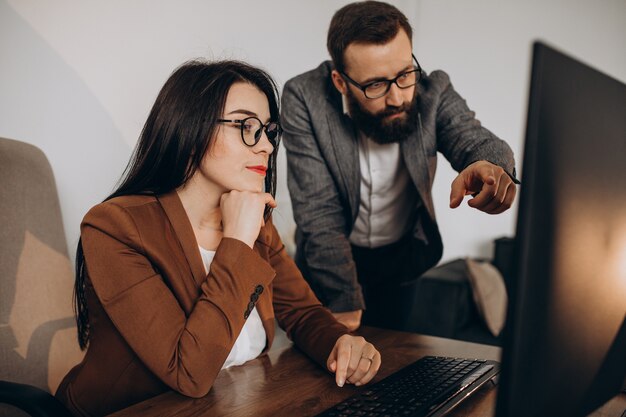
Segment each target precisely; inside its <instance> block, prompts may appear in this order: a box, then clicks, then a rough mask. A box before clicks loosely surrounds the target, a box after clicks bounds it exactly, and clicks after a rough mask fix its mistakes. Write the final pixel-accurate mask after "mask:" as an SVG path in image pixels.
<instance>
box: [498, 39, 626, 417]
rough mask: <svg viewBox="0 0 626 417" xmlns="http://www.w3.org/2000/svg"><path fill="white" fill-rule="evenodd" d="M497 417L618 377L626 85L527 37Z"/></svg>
mask: <svg viewBox="0 0 626 417" xmlns="http://www.w3.org/2000/svg"><path fill="white" fill-rule="evenodd" d="M526 129H527V130H526V142H525V148H524V163H523V171H522V185H521V188H520V202H519V212H518V219H517V231H516V249H515V262H516V264H515V267H514V271H515V274H516V277H515V280H514V285H513V288H512V290H511V297H510V300H511V302H510V305H509V310H508V316H507V324H506V327H505V335H504V346H503V356H502V374H501V379H500V381H501V382H500V387H499V392H498V400H497V416H498V417H512V416H520V417H521V416H523V417H533V416H570V417H573V416H585V415H587V414H588V413H590V412H591V411H593V410H594V409H596V408H597V407H599V406H600V405H602V404H603V403H604V402H606V401H607V400H608V399H610V398H611V397H613V396H614V395H615V394H617V393H618V392H619V390H620V388H621V387H622V385H623V383H624V379H625V377H626V85H625V84H623V83H621V82H619V81H617V80H615V79H613V78H611V77H609V76H607V75H605V74H603V73H601V72H599V71H597V70H594V69H593V68H591V67H589V66H587V65H585V64H583V63H581V62H579V61H577V60H575V59H572V58H570V57H568V56H566V55H564V54H562V53H560V52H558V51H556V50H554V49H552V48H550V47H548V46H546V45H543V44H541V43H535V45H534V48H533V65H532V78H531V87H530V96H529V105H528V121H527V127H526Z"/></svg>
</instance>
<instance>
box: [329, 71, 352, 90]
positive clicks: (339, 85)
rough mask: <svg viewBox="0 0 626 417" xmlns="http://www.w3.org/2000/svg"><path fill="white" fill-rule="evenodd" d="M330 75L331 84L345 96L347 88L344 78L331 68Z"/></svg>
mask: <svg viewBox="0 0 626 417" xmlns="http://www.w3.org/2000/svg"><path fill="white" fill-rule="evenodd" d="M330 76H331V78H332V80H333V84H334V86H335V88H336V89H337V91H339V92H340V93H341V94H343V95H344V96H345V95H346V93H347V90H348V86H347V85H346V80H344V79H343V77H342V76H341V74H339V71H337V70H333V71H332V72H331V73H330Z"/></svg>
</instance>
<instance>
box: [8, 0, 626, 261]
mask: <svg viewBox="0 0 626 417" xmlns="http://www.w3.org/2000/svg"><path fill="white" fill-rule="evenodd" d="M346 3H348V2H347V1H329V0H326V1H316V2H293V1H288V0H282V1H281V0H271V1H252V0H250V1H241V2H223V1H222V2H210V1H201V0H187V1H179V2H174V1H158V2H155V1H148V0H141V1H132V2H128V1H122V0H113V1H106V2H80V1H77V0H74V1H71V0H57V1H54V2H39V1H35V0H0V136H3V137H10V138H14V139H19V140H22V141H25V142H30V143H33V144H35V145H37V146H39V147H41V148H42V149H43V150H44V151H45V152H46V154H47V155H48V157H49V159H50V161H51V164H52V167H53V170H54V172H55V175H56V180H57V185H58V188H59V192H60V197H61V204H62V211H63V214H64V221H65V229H66V231H67V235H68V244H69V246H70V252H72V251H73V250H74V248H75V245H76V242H77V240H78V225H79V223H80V219H81V218H82V216H83V215H84V213H85V212H86V211H87V210H88V209H89V207H91V206H92V205H94V204H96V203H98V202H99V201H101V200H102V199H103V198H104V197H105V196H106V195H107V194H108V193H109V192H110V191H111V190H112V188H113V186H114V184H115V182H116V180H117V179H118V178H119V176H120V174H121V172H122V170H123V168H124V166H125V164H126V162H127V161H128V157H129V156H130V152H131V150H132V147H133V146H134V144H135V142H136V139H137V137H138V136H139V132H140V130H141V127H142V125H143V122H144V121H145V118H146V116H147V114H148V111H149V109H150V107H151V105H152V102H153V100H154V98H155V97H156V94H157V93H158V90H159V89H160V87H161V86H162V84H163V83H164V81H165V79H166V78H167V76H168V75H169V74H170V73H171V71H172V70H173V69H174V68H175V67H176V66H177V65H179V64H180V63H182V62H183V61H184V60H186V59H190V58H194V57H199V56H202V57H209V58H236V59H243V60H246V61H249V62H251V63H252V64H255V65H259V66H262V67H264V68H265V69H267V70H269V71H270V72H271V73H272V74H273V75H274V76H275V78H276V80H277V82H278V83H279V85H281V86H282V85H283V84H284V82H285V81H286V80H288V79H289V78H291V77H292V76H294V75H296V74H299V73H301V72H303V71H306V70H308V69H311V68H313V67H315V66H317V65H318V64H319V62H320V61H321V60H323V59H326V58H327V53H326V49H325V38H326V30H327V27H328V23H329V21H330V18H331V16H332V14H333V13H334V11H335V10H337V9H338V8H339V7H341V6H342V5H344V4H346ZM392 3H393V4H395V5H396V6H398V7H399V8H400V9H401V10H403V11H404V12H405V13H406V14H407V16H409V18H410V20H411V22H412V24H413V26H414V28H415V36H414V44H415V52H416V56H417V57H418V59H419V60H420V63H421V64H422V65H423V67H424V68H425V69H427V70H433V69H438V68H441V69H445V70H446V71H447V72H448V73H449V74H451V76H452V80H453V82H454V84H455V87H456V88H457V90H458V91H459V92H460V93H461V94H462V95H463V96H464V97H465V98H466V99H467V101H468V103H469V105H470V107H471V108H472V109H474V110H475V111H476V112H477V116H478V118H479V119H480V120H481V121H482V122H483V123H484V124H485V125H486V126H487V127H489V128H490V129H491V130H492V131H494V132H495V133H496V134H498V135H500V136H501V137H503V138H504V139H506V140H507V141H508V142H509V143H510V144H511V146H512V148H513V150H514V151H515V153H516V155H517V156H518V159H519V157H520V156H521V151H522V139H523V135H524V123H525V113H526V94H527V93H526V91H527V88H528V69H529V65H530V42H531V40H532V39H534V38H537V37H540V38H543V39H545V40H547V41H549V42H551V43H552V44H553V45H555V46H558V47H560V48H562V49H563V50H565V51H568V52H570V53H572V54H573V55H574V56H577V57H580V58H582V59H584V60H585V61H587V62H592V63H593V64H594V65H595V66H596V67H598V68H600V69H602V70H604V71H605V72H607V73H609V74H611V75H613V76H615V77H616V78H618V79H621V80H626V52H625V51H626V28H625V26H626V25H624V22H626V1H624V0H619V1H617V0H612V1H610V0H606V1H600V2H598V1H591V0H587V1H582V0H579V1H570V0H558V1H545V2H540V1H538V0H532V1H524V2H521V1H520V2H513V1H497V0H475V1H472V2H466V1H462V0H455V1H451V0H422V1H415V0H414V1H411V0H405V1H393V2H392ZM544 3H545V4H544ZM520 166H521V165H520V164H518V169H519V167H520ZM279 169H280V175H279V191H278V203H279V209H278V210H276V212H275V213H276V214H275V219H276V223H277V225H278V227H279V229H280V230H281V232H282V233H283V237H284V239H285V240H286V241H289V240H290V239H291V237H292V234H293V229H294V226H293V220H292V214H291V207H290V203H289V197H288V192H287V188H286V185H285V162H284V154H282V155H281V159H280V160H279ZM453 178H454V173H453V171H452V170H451V169H450V168H449V165H448V163H447V162H446V161H445V160H441V161H440V168H439V173H438V178H437V181H436V183H435V190H434V196H435V199H436V201H435V204H436V206H437V209H438V220H439V222H440V226H441V230H442V233H443V236H444V244H445V252H444V258H445V259H450V258H454V257H458V256H466V255H471V256H490V255H491V251H492V248H491V241H492V240H493V238H495V237H498V236H501V235H511V234H513V231H514V222H515V211H514V210H510V211H509V212H507V213H506V214H503V215H500V216H489V215H485V214H482V213H478V212H475V211H473V210H471V209H469V208H467V207H465V206H464V207H461V208H459V209H456V210H450V209H449V208H448V207H447V205H448V194H449V184H450V182H451V181H452V179H453Z"/></svg>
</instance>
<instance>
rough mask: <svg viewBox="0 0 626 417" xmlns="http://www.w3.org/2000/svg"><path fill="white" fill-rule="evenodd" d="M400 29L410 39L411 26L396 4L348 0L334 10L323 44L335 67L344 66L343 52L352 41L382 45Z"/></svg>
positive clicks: (342, 68) (411, 34) (343, 67)
mask: <svg viewBox="0 0 626 417" xmlns="http://www.w3.org/2000/svg"><path fill="white" fill-rule="evenodd" d="M400 29H403V30H404V31H405V32H406V34H407V35H408V37H409V39H412V36H413V29H412V28H411V25H410V24H409V21H408V19H407V18H406V16H405V15H404V14H403V13H402V12H401V11H400V10H398V9H397V8H396V7H394V6H392V5H390V4H387V3H383V2H380V1H362V2H356V3H350V4H347V5H345V6H343V7H342V8H341V9H339V10H337V11H336V12H335V14H334V16H333V18H332V20H331V21H330V27H329V28H328V38H327V40H326V47H327V48H328V52H329V53H330V57H331V58H332V60H333V63H334V64H335V68H336V69H337V70H338V71H344V70H345V62H344V52H345V50H346V48H347V47H348V45H350V44H351V43H354V42H358V43H371V44H377V45H382V44H385V43H387V42H389V41H390V40H392V39H393V38H394V37H395V36H396V35H397V34H398V31H399V30H400Z"/></svg>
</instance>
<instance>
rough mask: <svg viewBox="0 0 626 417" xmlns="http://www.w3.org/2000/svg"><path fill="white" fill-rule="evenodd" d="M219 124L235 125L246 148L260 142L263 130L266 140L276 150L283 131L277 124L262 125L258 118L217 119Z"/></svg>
mask: <svg viewBox="0 0 626 417" xmlns="http://www.w3.org/2000/svg"><path fill="white" fill-rule="evenodd" d="M218 122H220V123H236V124H238V125H239V128H240V130H241V140H242V141H243V143H244V145H246V146H250V147H252V146H254V145H256V144H257V143H259V141H260V140H261V134H262V132H261V130H265V134H266V135H267V139H268V140H269V141H270V143H271V144H272V146H273V147H274V149H276V148H278V144H279V143H280V135H281V134H282V133H283V129H282V128H281V127H280V124H279V123H278V122H267V123H266V124H263V122H261V120H260V119H259V118H258V117H255V116H250V117H246V118H245V119H218Z"/></svg>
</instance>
